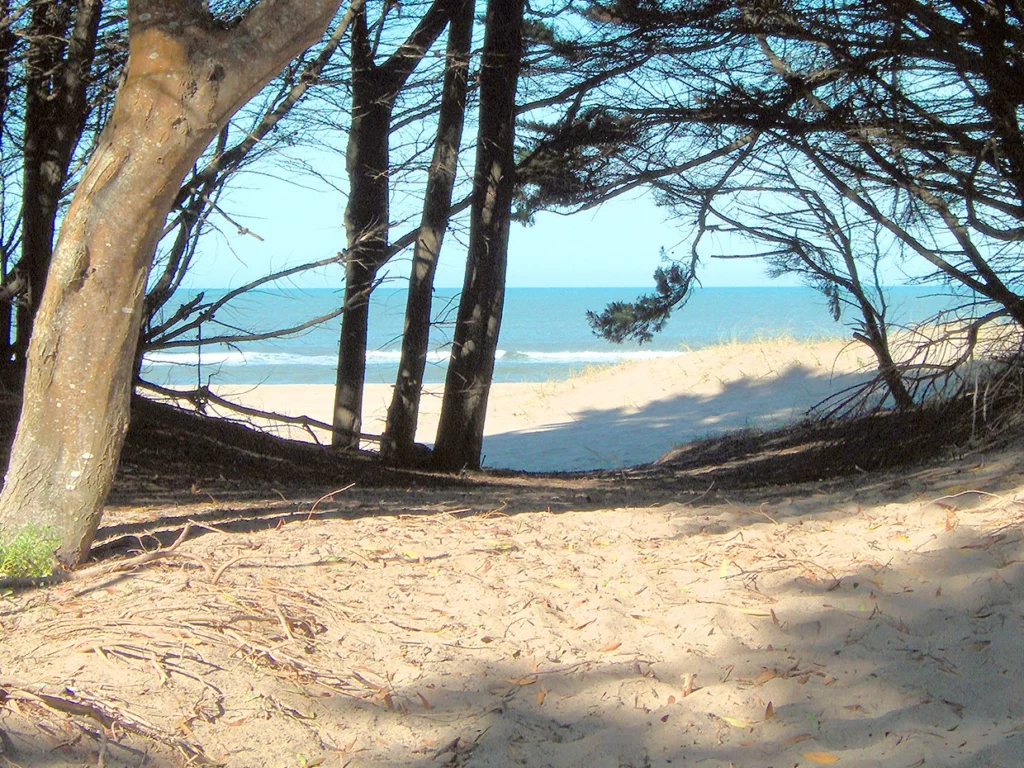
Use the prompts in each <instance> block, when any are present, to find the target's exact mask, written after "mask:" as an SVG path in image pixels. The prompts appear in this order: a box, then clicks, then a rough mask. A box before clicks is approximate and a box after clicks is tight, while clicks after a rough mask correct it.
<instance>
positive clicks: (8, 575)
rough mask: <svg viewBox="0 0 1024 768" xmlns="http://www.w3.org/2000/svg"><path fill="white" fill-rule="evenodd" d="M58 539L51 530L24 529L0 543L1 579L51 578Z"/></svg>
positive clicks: (36, 527) (41, 528) (37, 527)
mask: <svg viewBox="0 0 1024 768" xmlns="http://www.w3.org/2000/svg"><path fill="white" fill-rule="evenodd" d="M59 546H60V537H59V536H58V535H57V532H56V531H55V530H54V529H53V528H51V527H44V526H40V525H26V526H25V527H24V528H22V529H21V530H20V531H18V533H17V534H16V535H14V536H13V537H11V538H10V539H6V540H4V541H0V578H4V579H18V578H41V577H44V576H51V575H52V574H53V562H54V560H53V553H54V552H56V551H57V547H59Z"/></svg>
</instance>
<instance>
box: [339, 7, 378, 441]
mask: <svg viewBox="0 0 1024 768" xmlns="http://www.w3.org/2000/svg"><path fill="white" fill-rule="evenodd" d="M389 88H390V84H389V83H388V82H387V78H386V77H385V74H384V72H383V71H382V70H381V69H380V68H379V67H377V66H375V65H374V63H373V52H372V48H371V43H370V39H369V34H368V31H367V25H366V13H365V10H364V11H363V12H362V13H360V14H359V16H358V17H357V18H356V21H355V23H354V24H353V26H352V125H351V127H350V128H349V134H348V153H347V158H346V165H347V169H348V176H349V196H348V206H347V207H346V208H345V233H346V236H347V239H348V251H347V254H346V255H347V261H346V262H345V305H344V306H345V313H344V315H342V318H341V341H340V343H339V347H338V376H337V383H336V388H335V390H334V425H333V426H334V432H333V435H332V438H331V442H332V444H333V445H334V446H335V447H336V448H358V447H359V433H360V431H361V427H362V410H363V379H364V376H365V374H366V336H367V329H368V327H369V312H370V293H371V292H372V291H373V280H374V277H375V276H376V274H377V269H378V268H379V265H380V264H383V263H384V260H385V254H386V252H387V246H388V240H387V237H388V212H389V207H388V129H389V128H390V124H391V104H392V99H393V94H392V93H389Z"/></svg>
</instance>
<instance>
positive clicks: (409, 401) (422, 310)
mask: <svg viewBox="0 0 1024 768" xmlns="http://www.w3.org/2000/svg"><path fill="white" fill-rule="evenodd" d="M475 5H476V4H475V2H474V0H462V2H461V3H460V7H459V8H458V9H457V10H456V11H455V14H454V15H453V17H452V21H451V24H450V25H449V29H448V52H447V59H446V65H445V75H444V85H443V87H442V93H441V105H440V114H439V116H438V122H437V137H436V139H435V141H434V155H433V160H432V161H431V163H430V171H429V176H428V179H427V187H426V190H425V191H424V193H423V216H422V218H421V220H420V226H419V232H418V233H417V236H416V244H415V246H414V247H413V254H412V274H411V275H410V276H409V295H408V298H407V300H406V309H405V332H404V333H403V334H402V354H401V359H400V361H399V364H398V378H397V380H396V381H395V390H394V393H393V395H392V399H391V406H390V407H389V408H388V417H387V425H386V428H385V431H384V435H383V437H382V441H381V453H382V455H383V456H384V457H385V458H386V459H388V460H391V461H396V462H398V463H406V462H408V461H409V460H410V459H411V457H412V455H413V452H414V445H415V439H416V424H417V421H418V418H419V405H420V395H421V394H422V390H423V372H424V370H425V368H426V363H427V352H428V351H429V349H428V348H429V344H430V318H431V316H430V311H431V304H432V302H431V297H432V295H433V290H434V270H435V268H436V267H437V259H438V256H439V255H440V252H441V245H442V243H443V242H444V235H445V230H446V229H447V227H448V222H449V220H450V218H451V215H452V211H451V206H452V189H453V188H454V185H455V172H456V167H457V163H458V159H459V148H460V146H461V143H462V127H463V125H464V123H465V117H466V91H467V89H468V87H469V48H470V43H471V42H472V36H473V10H474V7H475Z"/></svg>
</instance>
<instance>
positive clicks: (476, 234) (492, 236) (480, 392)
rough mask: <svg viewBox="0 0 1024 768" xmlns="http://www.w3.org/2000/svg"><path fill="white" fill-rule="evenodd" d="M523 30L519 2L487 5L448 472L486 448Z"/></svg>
mask: <svg viewBox="0 0 1024 768" xmlns="http://www.w3.org/2000/svg"><path fill="white" fill-rule="evenodd" d="M522 27H523V0H489V2H488V4H487V21H486V32H485V36H484V50H483V59H482V61H481V72H480V117H479V133H478V136H477V156H476V170H475V172H474V176H473V204H472V208H471V212H470V234H469V255H468V257H467V262H466V279H465V282H464V284H463V288H462V298H461V300H460V302H459V314H458V318H457V320H456V325H455V336H454V338H453V340H452V354H451V358H450V360H449V363H448V375H447V377H446V379H445V389H444V400H443V402H442V405H441V420H440V423H439V425H438V428H437V442H436V444H435V446H434V464H435V466H436V467H437V468H438V469H444V470H449V471H453V470H460V469H464V468H470V469H475V468H478V467H479V466H480V460H481V457H480V454H481V451H482V448H483V435H484V419H485V417H486V415H487V397H488V394H489V393H490V387H491V378H492V376H493V374H494V357H495V353H496V352H497V349H498V331H499V329H500V328H501V312H502V307H503V304H504V298H505V266H506V262H507V259H508V235H509V224H510V213H511V208H512V195H513V191H514V190H513V183H514V172H515V155H514V140H515V102H516V98H515V97H516V85H517V83H518V80H519V68H520V60H521V56H522V47H523V46H522Z"/></svg>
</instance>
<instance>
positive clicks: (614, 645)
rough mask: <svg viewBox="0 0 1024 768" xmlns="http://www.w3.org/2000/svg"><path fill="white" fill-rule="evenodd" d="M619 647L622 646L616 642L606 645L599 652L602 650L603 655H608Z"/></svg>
mask: <svg viewBox="0 0 1024 768" xmlns="http://www.w3.org/2000/svg"><path fill="white" fill-rule="evenodd" d="M621 645H622V643H620V642H619V641H618V640H616V641H615V642H614V643H608V645H606V646H605V647H604V648H602V649H601V650H602V651H603V652H604V653H608V652H610V651H614V650H615V649H616V648H618V647H619V646H621Z"/></svg>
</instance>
